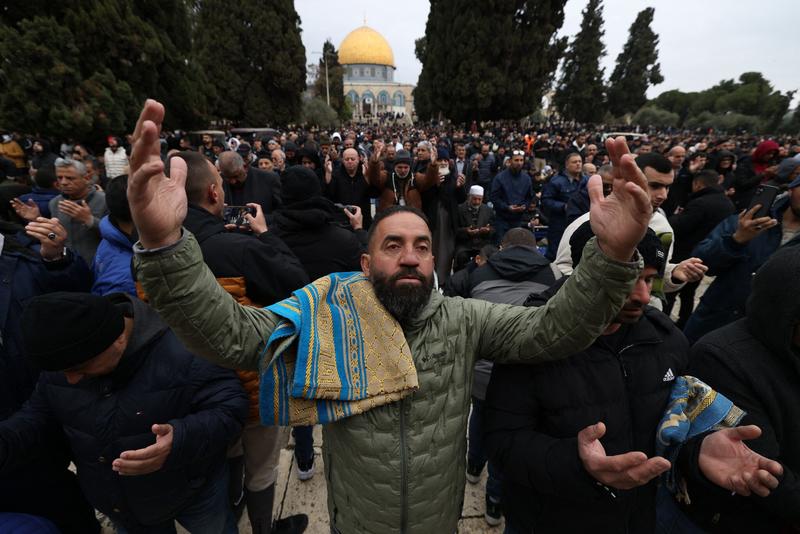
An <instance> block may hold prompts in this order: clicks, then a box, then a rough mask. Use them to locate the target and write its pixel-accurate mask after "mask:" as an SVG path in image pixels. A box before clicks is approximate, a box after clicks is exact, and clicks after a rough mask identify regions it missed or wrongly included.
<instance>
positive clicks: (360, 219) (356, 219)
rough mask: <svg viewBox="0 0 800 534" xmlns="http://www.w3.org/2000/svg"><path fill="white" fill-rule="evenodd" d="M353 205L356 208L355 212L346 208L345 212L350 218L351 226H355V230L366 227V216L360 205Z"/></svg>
mask: <svg viewBox="0 0 800 534" xmlns="http://www.w3.org/2000/svg"><path fill="white" fill-rule="evenodd" d="M352 207H353V208H355V209H356V212H355V213H350V210H349V209H347V208H345V209H344V214H345V215H347V218H348V219H349V220H350V226H352V227H353V230H361V229H362V228H364V216H363V215H362V214H361V208H360V207H358V206H352Z"/></svg>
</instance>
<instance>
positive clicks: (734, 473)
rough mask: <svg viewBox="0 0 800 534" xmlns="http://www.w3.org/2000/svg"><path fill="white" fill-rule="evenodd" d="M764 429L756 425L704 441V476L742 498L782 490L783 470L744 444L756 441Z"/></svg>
mask: <svg viewBox="0 0 800 534" xmlns="http://www.w3.org/2000/svg"><path fill="white" fill-rule="evenodd" d="M760 435H761V429H760V428H758V427H757V426H755V425H748V426H740V427H736V428H724V429H722V430H718V431H717V432H714V433H712V434H709V435H708V436H706V437H705V438H704V439H703V443H702V444H701V445H700V456H699V459H698V466H699V467H700V470H701V471H702V472H703V475H704V476H705V477H706V478H707V479H708V480H710V481H711V482H713V483H714V484H716V485H717V486H720V487H722V488H725V489H726V490H728V491H733V492H736V493H738V494H739V495H744V496H748V495H750V494H751V493H755V494H756V495H760V496H761V497H766V496H767V495H769V492H770V491H771V490H774V489H775V488H777V487H778V479H777V478H776V477H779V476H781V475H782V474H783V466H782V465H781V464H779V463H778V462H776V461H774V460H770V459H769V458H765V457H763V456H761V455H760V454H757V453H755V452H753V450H752V449H750V448H749V447H748V446H747V445H745V444H744V442H743V440H748V439H755V438H757V437H758V436H760Z"/></svg>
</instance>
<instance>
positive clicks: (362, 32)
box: [339, 26, 394, 67]
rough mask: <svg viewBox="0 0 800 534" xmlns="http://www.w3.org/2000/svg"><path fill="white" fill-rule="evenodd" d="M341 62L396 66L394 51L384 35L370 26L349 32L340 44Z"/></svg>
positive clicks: (344, 63) (345, 63)
mask: <svg viewBox="0 0 800 534" xmlns="http://www.w3.org/2000/svg"><path fill="white" fill-rule="evenodd" d="M339 63H340V64H342V65H363V64H367V65H389V66H390V67H394V53H393V52H392V47H390V46H389V43H388V42H387V41H386V39H384V38H383V35H381V34H380V33H378V32H376V31H375V30H373V29H372V28H370V27H368V26H361V27H360V28H356V29H355V30H353V31H351V32H350V33H348V34H347V37H345V38H344V41H342V44H340V45H339Z"/></svg>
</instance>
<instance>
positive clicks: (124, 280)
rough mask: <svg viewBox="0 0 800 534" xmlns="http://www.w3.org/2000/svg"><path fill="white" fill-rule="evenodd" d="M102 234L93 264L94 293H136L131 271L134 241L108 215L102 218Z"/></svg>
mask: <svg viewBox="0 0 800 534" xmlns="http://www.w3.org/2000/svg"><path fill="white" fill-rule="evenodd" d="M100 235H102V236H103V240H102V241H100V245H99V246H98V247H97V253H96V254H95V256H94V265H93V266H92V270H93V271H94V285H93V286H92V293H94V294H95V295H107V294H109V293H128V294H129V295H136V283H135V282H134V281H133V272H132V271H131V259H132V258H133V241H131V240H130V238H129V237H128V236H126V235H125V234H123V233H122V231H121V230H120V229H119V228H117V227H116V226H114V224H113V223H112V222H111V219H109V218H108V215H106V216H105V217H103V218H102V219H101V220H100Z"/></svg>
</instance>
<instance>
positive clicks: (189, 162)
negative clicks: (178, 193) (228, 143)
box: [166, 151, 216, 204]
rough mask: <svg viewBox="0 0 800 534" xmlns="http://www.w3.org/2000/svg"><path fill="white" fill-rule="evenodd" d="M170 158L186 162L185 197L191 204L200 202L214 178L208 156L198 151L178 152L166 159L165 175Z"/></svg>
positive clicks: (167, 171)
mask: <svg viewBox="0 0 800 534" xmlns="http://www.w3.org/2000/svg"><path fill="white" fill-rule="evenodd" d="M172 158H181V159H182V160H183V161H185V162H186V199H187V200H188V201H189V202H191V203H192V204H202V203H203V201H204V200H205V196H206V190H207V189H208V186H209V185H211V184H213V183H214V180H215V178H216V176H215V175H214V171H213V169H212V168H211V164H210V162H209V161H208V158H206V157H205V156H204V155H203V154H201V153H200V152H194V151H183V152H178V153H177V154H174V155H172V156H170V158H169V160H167V165H166V173H167V175H169V166H170V160H172Z"/></svg>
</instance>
